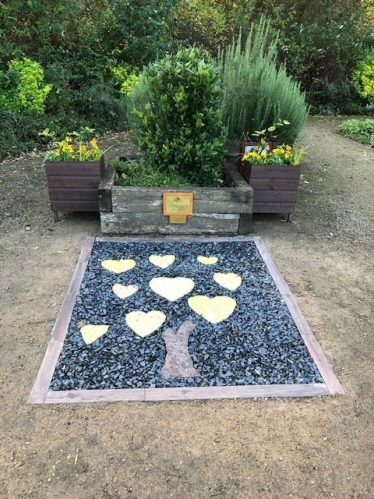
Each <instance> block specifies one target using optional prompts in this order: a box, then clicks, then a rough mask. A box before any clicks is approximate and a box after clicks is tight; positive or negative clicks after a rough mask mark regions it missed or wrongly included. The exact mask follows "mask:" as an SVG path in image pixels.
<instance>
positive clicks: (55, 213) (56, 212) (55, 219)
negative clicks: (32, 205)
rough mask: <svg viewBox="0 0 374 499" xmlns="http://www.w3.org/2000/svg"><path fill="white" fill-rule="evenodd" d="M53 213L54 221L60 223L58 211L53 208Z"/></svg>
mask: <svg viewBox="0 0 374 499" xmlns="http://www.w3.org/2000/svg"><path fill="white" fill-rule="evenodd" d="M52 211H53V220H54V221H55V222H58V220H59V219H58V211H57V210H54V209H53V208H52Z"/></svg>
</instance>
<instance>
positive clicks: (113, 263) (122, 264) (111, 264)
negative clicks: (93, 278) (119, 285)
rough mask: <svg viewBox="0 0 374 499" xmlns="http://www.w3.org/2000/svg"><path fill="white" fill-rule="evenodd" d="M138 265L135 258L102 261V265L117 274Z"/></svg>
mask: <svg viewBox="0 0 374 499" xmlns="http://www.w3.org/2000/svg"><path fill="white" fill-rule="evenodd" d="M135 265H136V262H135V260H131V259H127V260H104V261H102V262H101V266H102V267H104V269H106V270H110V271H111V272H114V273H116V274H121V273H122V272H126V270H130V269H132V268H134V267H135Z"/></svg>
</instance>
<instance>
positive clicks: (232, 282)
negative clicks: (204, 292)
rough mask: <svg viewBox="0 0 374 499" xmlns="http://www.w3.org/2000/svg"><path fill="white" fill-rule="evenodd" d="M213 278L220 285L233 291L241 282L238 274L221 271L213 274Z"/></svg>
mask: <svg viewBox="0 0 374 499" xmlns="http://www.w3.org/2000/svg"><path fill="white" fill-rule="evenodd" d="M213 279H214V280H215V281H216V282H217V283H218V284H219V285H220V286H222V287H224V288H226V289H229V290H230V291H235V289H236V288H238V287H239V286H240V285H241V283H242V278H241V277H240V275H238V274H233V273H227V274H224V273H221V272H217V273H216V274H214V276H213Z"/></svg>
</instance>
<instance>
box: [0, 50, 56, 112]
mask: <svg viewBox="0 0 374 499" xmlns="http://www.w3.org/2000/svg"><path fill="white" fill-rule="evenodd" d="M43 78H44V72H43V69H42V67H41V66H40V64H39V63H38V62H36V61H32V60H31V59H23V60H16V59H14V60H12V61H10V63H9V67H8V71H7V72H5V73H4V72H1V74H0V87H1V90H2V92H1V93H2V98H1V99H0V110H2V111H4V110H6V109H10V110H12V111H27V112H31V113H36V114H42V113H43V112H44V103H45V100H46V98H47V95H48V94H49V92H50V91H51V89H52V86H51V85H43Z"/></svg>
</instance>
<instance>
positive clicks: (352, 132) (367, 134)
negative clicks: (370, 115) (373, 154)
mask: <svg viewBox="0 0 374 499" xmlns="http://www.w3.org/2000/svg"><path fill="white" fill-rule="evenodd" d="M338 131H339V133H341V134H343V135H345V136H346V137H349V138H350V139H353V140H357V141H359V142H362V143H363V144H369V145H371V146H372V147H374V120H373V119H365V120H358V119H352V120H346V121H344V122H343V123H342V124H341V125H339V128H338Z"/></svg>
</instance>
